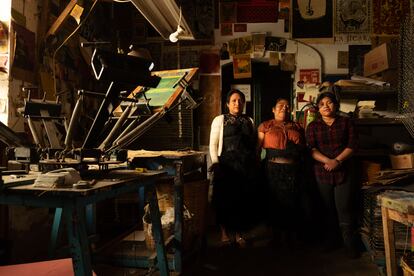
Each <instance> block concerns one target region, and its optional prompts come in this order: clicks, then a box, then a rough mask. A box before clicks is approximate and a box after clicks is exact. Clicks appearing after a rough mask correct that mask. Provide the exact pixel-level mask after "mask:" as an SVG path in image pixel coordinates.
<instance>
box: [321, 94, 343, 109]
mask: <svg viewBox="0 0 414 276" xmlns="http://www.w3.org/2000/svg"><path fill="white" fill-rule="evenodd" d="M323 98H329V99H330V100H331V101H332V103H333V104H334V106H335V111H337V112H338V111H339V101H338V99H337V98H336V96H335V94H334V93H332V92H323V93H321V94H319V96H318V98H316V109H317V110H319V102H320V101H322V99H323Z"/></svg>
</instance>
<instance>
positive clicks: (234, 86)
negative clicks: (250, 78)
mask: <svg viewBox="0 0 414 276" xmlns="http://www.w3.org/2000/svg"><path fill="white" fill-rule="evenodd" d="M231 89H237V90H239V91H240V92H242V93H243V94H244V96H245V98H246V102H251V101H252V92H251V88H250V84H232V85H231Z"/></svg>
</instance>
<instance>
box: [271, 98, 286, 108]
mask: <svg viewBox="0 0 414 276" xmlns="http://www.w3.org/2000/svg"><path fill="white" fill-rule="evenodd" d="M280 101H287V102H288V103H289V100H288V99H286V98H277V99H276V101H275V105H274V106H276V105H277V103H278V102H280Z"/></svg>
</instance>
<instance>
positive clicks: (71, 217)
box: [64, 206, 92, 276]
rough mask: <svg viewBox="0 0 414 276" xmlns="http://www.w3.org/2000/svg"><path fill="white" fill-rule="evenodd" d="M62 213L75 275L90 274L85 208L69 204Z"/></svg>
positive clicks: (87, 275)
mask: <svg viewBox="0 0 414 276" xmlns="http://www.w3.org/2000/svg"><path fill="white" fill-rule="evenodd" d="M64 214H65V218H66V226H67V232H68V241H69V248H70V251H71V255H72V262H73V268H74V271H75V275H76V276H81V275H85V276H89V275H92V264H91V254H90V250H89V240H88V236H87V234H86V218H85V208H80V207H77V208H75V207H72V206H71V207H68V209H67V210H65V212H64Z"/></svg>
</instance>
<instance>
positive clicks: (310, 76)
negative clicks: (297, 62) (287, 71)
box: [299, 69, 320, 84]
mask: <svg viewBox="0 0 414 276" xmlns="http://www.w3.org/2000/svg"><path fill="white" fill-rule="evenodd" d="M319 79H320V74H319V69H300V70H299V80H300V81H303V83H305V84H316V83H319Z"/></svg>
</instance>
